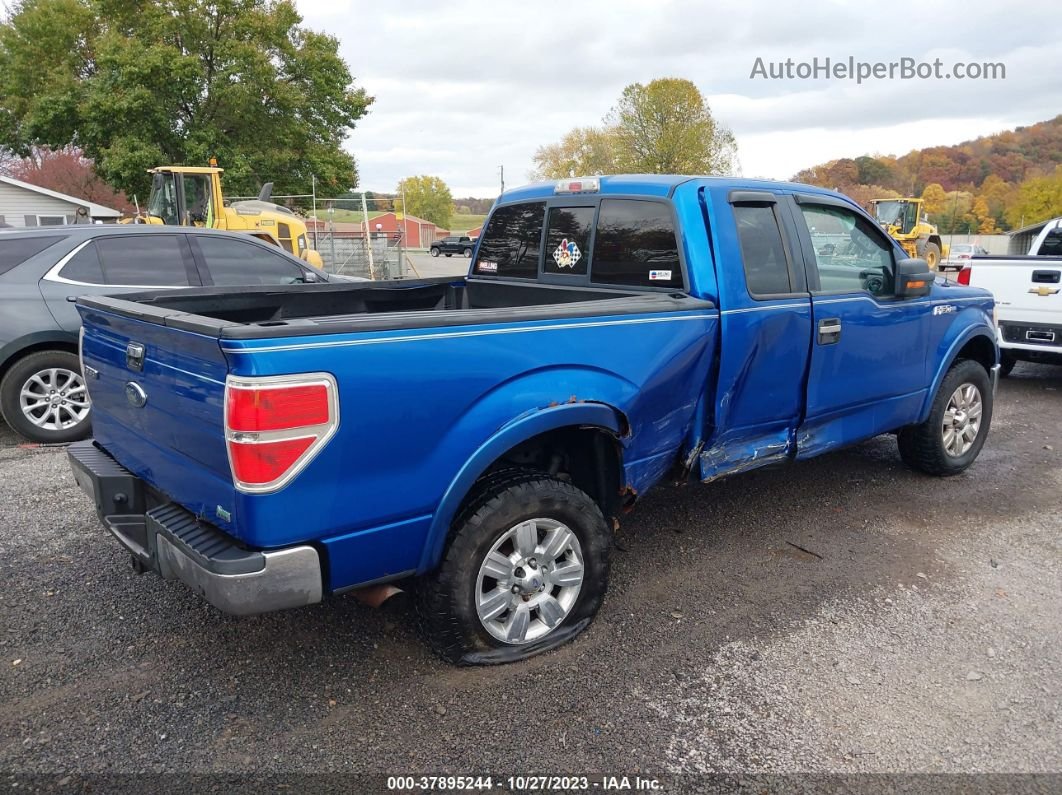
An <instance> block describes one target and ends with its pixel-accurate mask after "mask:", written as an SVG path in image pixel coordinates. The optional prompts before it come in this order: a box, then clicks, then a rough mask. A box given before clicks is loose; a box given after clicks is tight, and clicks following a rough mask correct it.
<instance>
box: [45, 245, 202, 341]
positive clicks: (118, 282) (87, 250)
mask: <svg viewBox="0 0 1062 795" xmlns="http://www.w3.org/2000/svg"><path fill="white" fill-rule="evenodd" d="M184 238H185V236H184V235H182V234H176V233H174V234H151V233H129V234H122V235H114V236H107V237H93V238H89V239H88V240H86V241H84V242H83V243H81V244H79V245H77V246H75V247H74V248H73V249H72V250H71V251H69V252H68V253H67V254H66V255H65V256H63V258H62V259H60V260H59V261H58V262H57V263H56V264H55V266H53V267H52V268H51V269H50V270H49V271H48V272H47V273H46V274H45V275H44V278H42V279H41V281H40V288H41V294H42V295H43V296H44V300H45V302H46V303H47V304H48V309H49V310H50V311H51V313H52V315H53V316H54V317H55V320H56V322H57V323H58V324H59V325H60V326H61V327H62V328H63V329H64V330H65V331H70V332H76V331H77V330H78V329H79V328H80V327H81V318H80V316H79V315H78V313H77V309H76V308H75V307H74V304H73V303H72V302H71V300H70V299H72V298H76V297H77V296H79V295H115V294H119V293H127V292H131V291H133V290H143V289H145V288H159V287H195V286H199V285H200V284H202V282H201V281H200V278H199V273H198V272H197V271H196V269H195V263H194V262H193V261H192V253H191V251H190V250H189V248H188V244H187V242H186V241H185V239H184Z"/></svg>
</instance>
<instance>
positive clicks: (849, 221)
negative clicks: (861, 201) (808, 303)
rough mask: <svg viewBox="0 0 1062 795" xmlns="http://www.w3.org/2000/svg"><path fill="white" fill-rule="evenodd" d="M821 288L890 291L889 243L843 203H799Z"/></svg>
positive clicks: (890, 252)
mask: <svg viewBox="0 0 1062 795" xmlns="http://www.w3.org/2000/svg"><path fill="white" fill-rule="evenodd" d="M800 210H801V212H802V213H803V216H804V222H805V223H806V224H807V226H808V232H809V233H810V234H811V244H812V246H813V247H814V249H815V265H816V267H817V269H818V272H819V289H820V290H821V291H822V292H838V291H844V292H853V291H857V290H865V291H866V292H868V293H870V294H871V295H891V294H892V268H893V261H892V247H891V246H890V245H889V243H888V241H887V240H885V238H884V236H883V235H882V233H881V231H880V230H879V229H877V228H876V227H874V225H873V224H871V223H870V222H869V221H867V220H866V219H865V218H863V216H861V215H859V214H857V213H855V212H853V211H851V210H846V209H844V208H843V207H832V206H825V205H818V206H817V205H808V204H802V205H800Z"/></svg>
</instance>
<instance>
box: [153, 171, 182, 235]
mask: <svg viewBox="0 0 1062 795" xmlns="http://www.w3.org/2000/svg"><path fill="white" fill-rule="evenodd" d="M147 211H148V215H150V216H152V217H154V218H158V219H159V220H161V221H162V223H164V224H168V225H172V226H177V225H178V224H179V223H180V218H178V217H177V186H176V184H174V180H173V174H156V175H155V176H154V178H153V179H152V180H151V196H150V197H148V206H147Z"/></svg>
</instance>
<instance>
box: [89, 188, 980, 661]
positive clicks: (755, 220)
mask: <svg viewBox="0 0 1062 795" xmlns="http://www.w3.org/2000/svg"><path fill="white" fill-rule="evenodd" d="M78 308H79V310H80V312H81V314H82V318H83V321H84V331H83V337H82V343H81V355H82V362H83V367H84V372H85V376H86V382H87V384H88V388H89V393H90V395H91V397H92V401H93V410H94V412H95V420H94V422H93V429H94V432H95V439H94V440H90V441H87V442H81V443H78V444H76V445H73V446H72V447H71V448H70V460H71V464H72V466H73V470H74V474H75V477H76V479H77V481H78V483H79V484H80V485H81V486H82V488H83V489H84V490H85V491H86V492H88V493H89V494H90V495H91V496H92V498H93V500H94V501H95V505H96V509H97V512H98V514H99V516H100V517H101V519H102V521H103V523H104V525H105V526H106V527H107V528H108V529H109V530H110V532H111V533H112V534H113V535H114V536H115V537H116V538H117V540H118V541H119V542H121V544H122V545H124V546H125V547H126V549H127V550H128V551H129V552H130V553H131V555H132V558H133V563H134V568H136V569H138V570H140V571H144V570H149V569H150V570H153V571H155V572H157V573H159V574H161V575H162V576H163V577H166V578H176V579H179V580H181V581H183V582H184V583H186V584H187V585H188V586H190V587H191V588H193V589H194V590H195V591H197V592H198V593H200V594H202V595H203V596H204V597H205V598H206V599H207V600H209V601H210V602H211V603H213V604H214V605H216V606H217V607H219V608H220V609H222V610H225V611H227V612H230V613H236V614H246V613H257V612H262V611H268V610H277V609H281V608H292V607H299V606H302V605H308V604H311V603H314V602H318V601H320V600H321V599H323V598H325V597H327V596H331V595H335V594H340V593H343V592H346V591H351V590H354V589H366V588H376V587H377V586H378V584H381V583H388V582H402V583H405V582H409V583H410V585H411V586H412V587H413V589H414V590H415V591H416V593H417V599H418V604H419V610H418V614H419V616H420V618H421V622H422V625H423V627H424V632H425V634H426V636H427V638H428V640H429V641H430V643H431V645H432V646H433V647H434V648H435V650H436V651H437V652H439V653H440V654H441V655H442V656H443V657H445V658H446V659H449V660H451V661H455V662H460V663H490V662H501V661H508V660H513V659H518V658H522V657H526V656H528V655H531V654H534V653H536V652H540V651H542V650H544V649H548V648H552V647H555V646H557V645H558V644H560V643H562V642H564V641H565V640H568V639H570V638H572V637H573V636H575V635H576V634H578V633H579V632H580V631H581V630H583V629H584V628H585V627H586V626H587V625H588V624H589V622H590V621H591V620H592V618H593V616H594V614H595V613H596V611H597V610H598V607H599V606H600V604H601V601H602V596H603V594H604V591H605V587H606V583H607V581H608V573H609V554H610V549H611V546H612V532H613V530H614V529H615V528H616V527H617V526H618V521H619V518H620V517H621V515H622V514H623V512H624V510H625V509H628V508H630V507H631V506H632V505H633V504H634V502H635V501H636V500H637V499H638V498H639V497H640V496H641V495H644V494H645V492H646V491H647V490H648V489H649V488H650V487H652V486H653V485H654V484H656V483H658V482H659V481H661V480H662V479H664V478H666V477H670V478H672V479H676V480H682V479H693V480H701V481H711V480H715V479H717V478H720V477H723V476H725V475H730V474H733V473H738V472H743V471H746V470H750V469H753V468H755V467H760V466H764V465H767V464H776V463H781V462H788V461H792V460H795V459H803V458H809V457H812V456H816V455H819V454H821V453H825V452H827V451H830V450H835V449H837V448H838V447H841V446H842V445H849V444H852V443H855V442H859V441H861V440H864V439H867V438H870V437H873V436H875V435H878V434H885V433H896V434H897V435H898V440H899V453H900V456H901V457H902V458H903V460H904V461H906V462H907V463H908V464H910V465H912V466H914V467H916V468H918V469H920V470H923V471H925V472H927V473H930V474H933V475H950V474H955V473H958V472H961V471H963V470H964V469H966V468H967V467H968V466H970V464H971V463H972V462H973V460H974V459H975V458H976V456H977V454H978V452H979V451H980V450H981V447H982V445H983V444H984V442H985V437H986V435H987V434H988V431H989V425H990V422H991V418H992V400H993V391H994V386H995V381H996V376H997V373H998V363H997V359H998V351H997V347H996V337H995V328H994V325H993V317H992V313H993V301H992V297H991V295H990V294H988V293H987V292H985V291H983V290H979V289H975V288H971V287H963V286H959V285H955V284H948V283H946V282H944V281H942V280H938V281H934V276H933V274H931V273H930V272H929V268H928V267H927V265H926V263H925V262H924V261H921V260H915V259H907V258H906V257H905V254H904V252H903V251H902V250H901V249H900V248H899V246H897V244H896V243H895V242H894V241H892V240H891V239H890V238H889V237H888V236H887V235H886V234H885V233H884V232H883V231H882V230H881V228H880V227H879V226H878V225H877V224H876V223H875V222H874V220H873V219H872V218H871V217H869V216H868V215H867V214H866V213H865V212H864V211H863V210H862V209H861V208H859V207H858V206H857V205H856V204H854V203H853V202H852V201H850V200H849V199H847V198H845V197H844V196H841V195H839V194H836V193H832V192H829V191H825V190H822V189H820V188H814V187H809V186H805V185H796V184H785V183H774V182H766V181H752V180H736V179H722V178H715V179H709V178H691V177H675V176H613V177H601V178H592V179H582V180H563V181H561V182H559V183H556V184H554V183H550V184H538V185H533V186H530V187H525V188H521V189H516V190H511V191H509V192H507V193H505V194H503V196H502V197H501V198H500V199H499V200H498V202H497V203H496V205H495V207H494V208H493V210H492V212H491V214H490V216H489V219H488V221H487V225H486V228H485V232H484V234H483V235H482V237H481V238H480V240H479V241H478V243H477V247H476V251H475V254H474V258H473V259H472V261H471V263H470V270H469V273H468V275H467V277H465V278H459V279H453V278H451V279H436V280H423V281H415V282H391V283H386V282H384V283H373V284H367V285H358V284H319V285H298V286H292V287H283V288H277V287H261V288H249V289H245V290H242V291H241V292H240V293H238V294H232V293H226V292H223V291H220V290H217V289H210V288H204V289H193V290H188V291H181V292H180V293H173V292H169V293H161V292H155V293H152V292H145V293H143V294H138V295H124V296H122V297H120V298H118V297H83V298H81V299H80V300H79V301H78Z"/></svg>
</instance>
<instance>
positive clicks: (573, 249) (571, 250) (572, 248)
mask: <svg viewBox="0 0 1062 795" xmlns="http://www.w3.org/2000/svg"><path fill="white" fill-rule="evenodd" d="M582 258H583V252H581V251H580V250H579V246H578V245H576V243H575V241H574V240H568V238H564V240H562V241H561V242H560V245H559V246H557V248H555V249H554V250H553V261H554V262H556V263H557V267H558V268H574V267H575V263H577V262H578V261H579V260H581V259H582Z"/></svg>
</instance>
